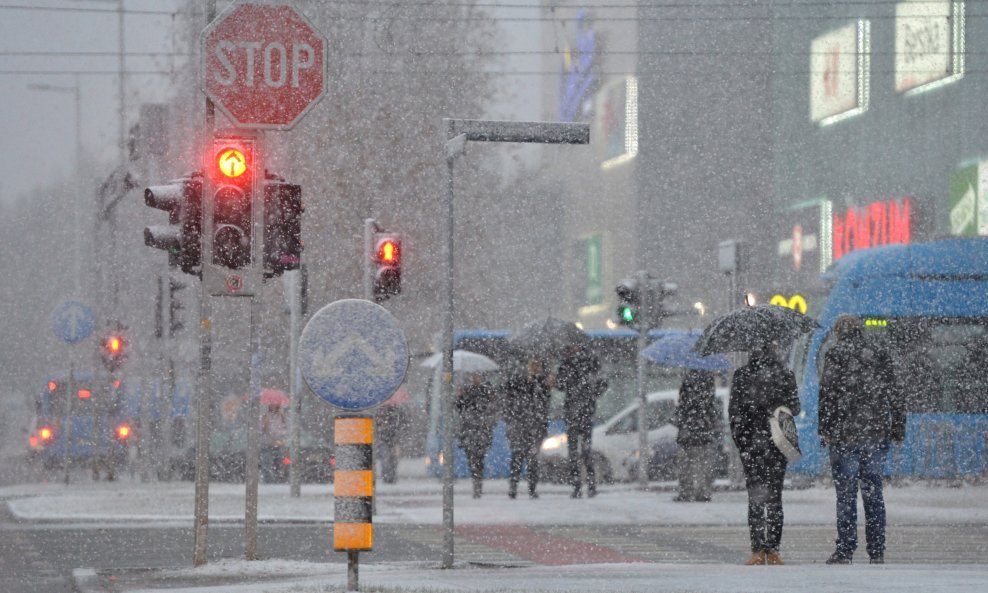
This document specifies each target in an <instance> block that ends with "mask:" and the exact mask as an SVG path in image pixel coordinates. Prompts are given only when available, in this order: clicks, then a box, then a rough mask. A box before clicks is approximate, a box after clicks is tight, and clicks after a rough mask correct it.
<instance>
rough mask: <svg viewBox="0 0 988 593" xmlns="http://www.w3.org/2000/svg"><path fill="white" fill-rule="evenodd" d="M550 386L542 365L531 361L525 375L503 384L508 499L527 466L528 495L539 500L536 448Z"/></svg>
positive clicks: (542, 433) (544, 425)
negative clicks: (508, 453)
mask: <svg viewBox="0 0 988 593" xmlns="http://www.w3.org/2000/svg"><path fill="white" fill-rule="evenodd" d="M550 388H551V384H550V381H549V375H548V373H547V372H546V370H545V363H544V362H543V361H542V360H540V359H538V358H533V359H531V360H529V361H528V364H527V365H526V369H525V372H524V374H521V375H516V376H515V377H512V378H511V379H509V380H508V381H507V382H506V384H505V390H504V391H505V398H504V405H505V409H504V420H505V422H506V423H507V429H508V441H510V443H511V467H510V472H509V477H508V497H509V498H515V497H516V496H517V495H518V480H519V479H520V478H521V472H522V468H523V467H524V466H525V465H526V464H527V465H528V495H529V496H531V497H532V498H538V497H539V495H538V493H537V492H536V488H537V487H538V483H539V447H540V446H541V445H542V440H543V439H544V438H545V435H546V432H547V430H548V425H549V396H550V391H549V390H550Z"/></svg>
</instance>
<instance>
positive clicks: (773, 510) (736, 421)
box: [728, 344, 799, 565]
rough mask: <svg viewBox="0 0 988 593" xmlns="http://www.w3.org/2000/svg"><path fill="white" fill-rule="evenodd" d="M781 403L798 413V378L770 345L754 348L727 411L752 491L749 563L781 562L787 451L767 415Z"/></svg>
mask: <svg viewBox="0 0 988 593" xmlns="http://www.w3.org/2000/svg"><path fill="white" fill-rule="evenodd" d="M779 406H787V407H788V408H789V409H790V411H791V412H792V414H793V416H796V415H798V414H799V397H798V395H797V391H796V378H795V376H794V375H793V373H792V371H791V370H789V369H787V368H786V367H785V366H783V364H782V362H781V361H780V360H779V359H778V356H777V355H776V354H775V351H774V348H773V347H772V346H771V345H767V344H766V345H764V346H763V347H761V348H759V349H757V350H755V351H753V352H751V354H750V356H749V357H748V362H747V364H745V365H744V366H742V367H741V368H739V369H738V370H736V371H734V379H733V381H732V383H731V399H730V403H729V404H728V415H729V416H730V422H731V438H732V439H733V440H734V444H735V445H736V446H737V448H738V452H739V453H740V456H741V467H742V469H743V470H744V479H745V487H746V489H747V491H748V530H749V533H750V537H751V558H749V559H748V560H747V561H746V562H745V564H746V565H755V564H771V565H779V564H783V562H782V557H781V556H779V545H780V543H781V541H782V525H783V513H782V482H783V480H784V479H785V475H786V464H787V460H786V456H785V455H783V454H782V452H781V451H779V449H778V448H777V447H776V446H775V444H774V443H773V442H772V433H771V431H770V429H769V422H768V419H769V416H770V415H771V414H772V412H773V411H774V410H775V409H776V408H778V407H779Z"/></svg>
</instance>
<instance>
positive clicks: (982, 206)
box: [948, 161, 988, 236]
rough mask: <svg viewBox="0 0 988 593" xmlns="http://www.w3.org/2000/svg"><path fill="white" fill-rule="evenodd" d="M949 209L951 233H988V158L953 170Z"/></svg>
mask: <svg viewBox="0 0 988 593" xmlns="http://www.w3.org/2000/svg"><path fill="white" fill-rule="evenodd" d="M949 208H950V212H949V214H948V218H949V220H950V234H952V235H981V236H985V235H988V161H982V162H980V163H976V164H974V165H971V166H969V167H964V168H963V169H960V170H958V171H955V172H954V174H953V175H952V176H951V178H950V194H949Z"/></svg>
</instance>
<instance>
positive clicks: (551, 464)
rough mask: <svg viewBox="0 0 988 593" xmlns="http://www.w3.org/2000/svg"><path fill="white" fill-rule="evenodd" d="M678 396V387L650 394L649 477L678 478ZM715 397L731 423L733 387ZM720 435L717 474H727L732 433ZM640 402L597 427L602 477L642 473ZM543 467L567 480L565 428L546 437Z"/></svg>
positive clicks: (548, 475) (596, 458) (552, 477)
mask: <svg viewBox="0 0 988 593" xmlns="http://www.w3.org/2000/svg"><path fill="white" fill-rule="evenodd" d="M678 398H679V392H678V391H677V390H665V391H655V392H652V393H649V394H648V395H647V396H646V400H647V402H648V409H647V422H648V436H647V439H648V443H649V448H650V455H649V465H648V474H649V479H650V480H672V479H675V478H676V475H677V471H676V466H677V459H678V456H679V446H678V445H677V444H676V435H677V434H678V432H679V431H678V429H677V428H676V426H675V425H674V424H673V423H672V422H673V417H674V413H675V410H676V401H677V400H678ZM716 398H717V403H718V406H719V409H721V410H722V422H721V426H722V427H726V426H727V398H728V391H727V389H725V388H718V389H717V391H716ZM721 435H722V438H721V439H720V440H719V441H718V467H717V470H716V474H717V475H725V474H726V471H727V465H728V463H727V462H728V455H729V450H730V448H729V444H728V440H729V437H727V436H726V431H725V430H721ZM638 438H639V437H638V402H637V401H636V402H634V403H632V404H630V405H628V406H627V407H625V408H624V409H623V410H621V411H620V412H618V413H617V414H615V415H614V416H612V417H610V418H608V419H607V420H605V421H604V422H602V423H601V424H599V425H597V426H595V427H594V429H593V463H594V470H595V473H596V474H597V479H598V481H601V482H604V483H609V482H622V481H631V480H635V479H637V475H638V458H639V455H638ZM540 453H541V458H540V459H541V462H540V468H541V471H542V475H543V477H544V478H545V479H546V480H548V481H551V482H566V481H567V480H568V476H569V469H568V458H567V455H568V452H567V447H566V434H565V432H560V433H558V434H553V435H551V436H549V437H547V438H546V439H545V440H544V441H542V447H541V450H540Z"/></svg>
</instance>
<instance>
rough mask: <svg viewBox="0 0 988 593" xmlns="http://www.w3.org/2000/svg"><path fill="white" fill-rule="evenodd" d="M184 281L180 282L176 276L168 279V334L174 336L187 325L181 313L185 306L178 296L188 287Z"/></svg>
mask: <svg viewBox="0 0 988 593" xmlns="http://www.w3.org/2000/svg"><path fill="white" fill-rule="evenodd" d="M187 287H188V285H187V284H185V283H184V282H179V281H178V280H175V279H174V278H169V279H168V336H169V337H174V336H175V334H176V333H178V332H179V331H181V330H182V328H183V327H185V326H184V325H183V324H182V319H181V318H180V317H179V313H180V312H181V310H182V309H184V308H185V306H184V305H183V304H182V301H181V300H179V298H178V293H179V292H181V291H182V290H184V289H185V288H187Z"/></svg>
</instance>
